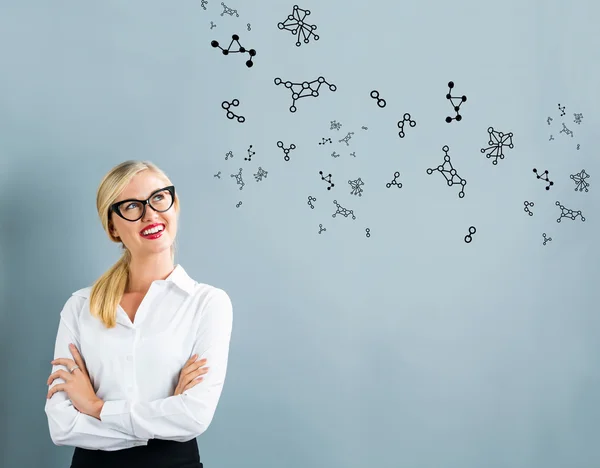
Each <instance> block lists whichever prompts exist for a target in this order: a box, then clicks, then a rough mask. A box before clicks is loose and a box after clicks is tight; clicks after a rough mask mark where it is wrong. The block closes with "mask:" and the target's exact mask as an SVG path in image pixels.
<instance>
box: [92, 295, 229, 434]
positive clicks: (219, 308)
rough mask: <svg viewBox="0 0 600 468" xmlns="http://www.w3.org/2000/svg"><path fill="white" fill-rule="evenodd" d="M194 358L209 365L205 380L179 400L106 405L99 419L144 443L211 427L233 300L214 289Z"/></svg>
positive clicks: (202, 319) (203, 314) (177, 397)
mask: <svg viewBox="0 0 600 468" xmlns="http://www.w3.org/2000/svg"><path fill="white" fill-rule="evenodd" d="M200 314H201V315H200V321H199V328H198V332H197V335H196V340H195V342H194V350H193V352H192V354H196V353H197V354H198V359H204V358H206V359H207V364H206V365H207V366H208V367H210V369H209V371H208V373H206V374H204V376H203V377H204V380H202V381H201V382H199V383H198V384H196V385H195V386H194V387H192V388H190V389H188V390H186V391H184V392H183V393H181V394H179V395H174V396H171V397H168V398H161V399H158V400H154V401H149V402H140V401H131V400H114V401H105V402H104V407H103V408H102V411H101V413H100V419H101V420H102V422H103V423H104V424H106V425H107V426H108V427H110V428H112V429H115V430H117V431H122V432H125V433H127V434H130V435H131V436H134V437H140V438H142V439H167V440H175V441H178V442H185V441H188V440H190V439H193V438H195V437H198V436H199V435H200V434H202V433H203V432H204V431H206V429H208V426H209V425H210V423H211V421H212V419H213V416H214V414H215V411H216V409H217V404H218V402H219V398H220V396H221V391H222V389H223V384H224V383H225V375H226V371H227V361H228V357H229V342H230V339H231V330H232V324H233V311H232V305H231V300H230V299H229V296H228V295H227V293H226V292H225V291H223V290H222V289H218V288H215V291H214V292H213V293H212V296H211V297H209V298H208V301H207V303H206V305H205V306H204V307H203V310H202V311H201V312H200Z"/></svg>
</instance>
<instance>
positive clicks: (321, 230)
mask: <svg viewBox="0 0 600 468" xmlns="http://www.w3.org/2000/svg"><path fill="white" fill-rule="evenodd" d="M323 231H327V229H325V228H324V227H323V225H322V224H319V234H321V233H322V232H323Z"/></svg>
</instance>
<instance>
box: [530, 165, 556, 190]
mask: <svg viewBox="0 0 600 468" xmlns="http://www.w3.org/2000/svg"><path fill="white" fill-rule="evenodd" d="M533 172H534V173H535V176H536V177H537V178H538V180H539V179H542V180H543V181H544V182H548V185H546V190H550V187H552V186H553V185H554V182H552V181H551V180H550V179H549V177H548V170H545V171H544V172H543V173H542V174H541V175H540V174H538V170H537V169H536V168H535V167H534V168H533Z"/></svg>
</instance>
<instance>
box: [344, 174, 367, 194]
mask: <svg viewBox="0 0 600 468" xmlns="http://www.w3.org/2000/svg"><path fill="white" fill-rule="evenodd" d="M348 183H349V184H350V187H351V188H352V191H351V192H350V195H358V196H359V197H362V194H363V189H361V186H363V185H365V183H364V182H363V181H362V180H361V178H360V177H359V178H358V179H356V180H349V181H348Z"/></svg>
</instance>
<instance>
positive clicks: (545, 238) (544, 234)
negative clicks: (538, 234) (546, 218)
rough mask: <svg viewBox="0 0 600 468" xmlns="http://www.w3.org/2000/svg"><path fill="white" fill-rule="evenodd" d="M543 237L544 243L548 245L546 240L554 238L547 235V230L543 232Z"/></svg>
mask: <svg viewBox="0 0 600 468" xmlns="http://www.w3.org/2000/svg"><path fill="white" fill-rule="evenodd" d="M542 237H543V238H544V244H543V245H546V242H548V241H551V240H552V237H546V233H545V232H542Z"/></svg>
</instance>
